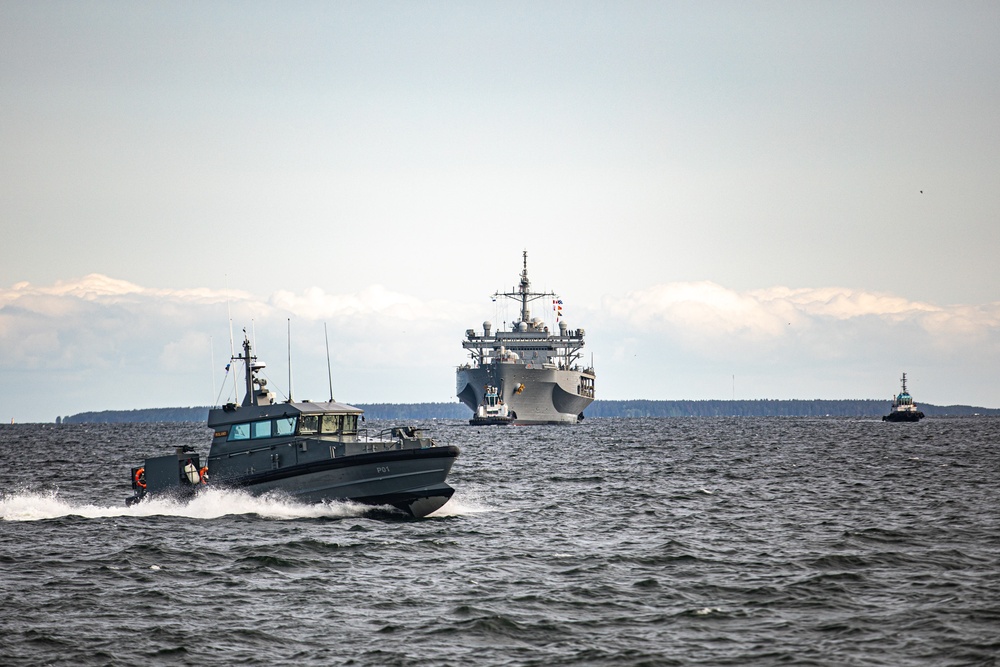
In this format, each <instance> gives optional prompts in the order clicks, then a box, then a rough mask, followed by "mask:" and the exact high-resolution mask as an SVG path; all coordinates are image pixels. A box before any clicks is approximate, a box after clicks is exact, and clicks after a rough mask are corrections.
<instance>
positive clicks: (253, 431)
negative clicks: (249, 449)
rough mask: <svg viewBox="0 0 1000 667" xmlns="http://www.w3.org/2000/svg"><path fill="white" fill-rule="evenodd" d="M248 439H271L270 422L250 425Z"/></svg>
mask: <svg viewBox="0 0 1000 667" xmlns="http://www.w3.org/2000/svg"><path fill="white" fill-rule="evenodd" d="M250 437H251V438H253V439H254V440H260V439H261V438H270V437H271V420H270V419H268V420H267V421H263V422H253V423H252V424H250Z"/></svg>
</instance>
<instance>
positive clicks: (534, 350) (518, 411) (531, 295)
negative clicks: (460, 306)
mask: <svg viewBox="0 0 1000 667" xmlns="http://www.w3.org/2000/svg"><path fill="white" fill-rule="evenodd" d="M523 259H524V266H523V268H522V270H521V282H520V285H519V286H518V288H517V289H511V291H509V292H497V293H495V294H494V295H493V300H494V301H495V300H496V299H497V298H499V297H504V298H507V299H512V300H514V301H517V302H519V304H520V306H521V308H520V311H521V312H520V319H518V320H517V321H516V322H514V323H512V324H511V327H510V330H509V331H496V332H494V331H493V324H492V323H490V322H488V321H487V322H483V333H482V334H479V333H477V332H476V331H475V330H474V329H469V330H467V331H466V332H465V338H466V339H465V340H464V341H462V347H463V348H465V349H466V350H468V351H469V356H470V357H471V359H472V362H471V363H466V364H464V365H462V366H459V367H458V369H457V372H456V393H457V395H458V399H459V400H460V401H461V402H462V403H464V404H465V405H467V406H468V407H469V408H470V409H471V410H472V411H473V412H474V413H478V411H479V407H480V406H482V405H483V404H484V402H488V397H487V394H488V393H489V391H490V390H491V389H495V390H496V392H497V394H498V396H497V398H498V401H499V402H501V403H502V404H503V405H504V406H506V408H507V411H508V416H509V417H510V419H511V422H512V423H514V424H575V423H577V422H578V421H580V420H582V419H583V410H584V408H586V407H587V406H588V405H590V404H591V403H592V402H593V401H594V379H595V374H594V369H593V366H591V367H586V368H585V367H582V366H581V365H580V364H579V363H578V362H579V359H580V350H581V349H582V348H583V345H584V342H583V338H584V330H583V329H570V328H569V327H568V326H567V324H566V322H565V320H562V319H559V332H558V333H555V332H552V331H550V330H549V327H548V326H547V325H546V324H545V322H543V321H542V320H541V319H540V318H538V317H535V318H532V316H531V310H530V308H529V305H528V304H529V303H531V302H533V301H538V300H540V299H546V300H548V299H551V301H552V305H553V308H554V309H555V310H556V312H557V313H559V312H560V309H561V304H562V301H561V299H559V297H558V296H556V294H555V293H553V292H533V291H532V289H531V282H530V281H529V280H528V252H527V251H525V252H524V255H523ZM473 419H475V417H473ZM473 423H475V422H473Z"/></svg>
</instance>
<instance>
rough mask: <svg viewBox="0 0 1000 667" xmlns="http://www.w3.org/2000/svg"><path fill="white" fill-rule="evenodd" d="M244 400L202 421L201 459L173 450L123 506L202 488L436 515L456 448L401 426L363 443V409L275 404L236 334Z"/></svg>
mask: <svg viewBox="0 0 1000 667" xmlns="http://www.w3.org/2000/svg"><path fill="white" fill-rule="evenodd" d="M232 361H234V362H241V363H242V364H243V367H244V369H245V384H246V395H245V396H244V398H243V402H242V403H241V404H240V405H236V404H235V403H228V404H226V405H225V406H223V407H221V408H214V409H212V410H209V413H208V426H209V427H211V428H212V429H213V436H212V444H211V447H210V449H209V452H208V459H207V462H206V463H205V465H202V463H201V460H200V457H199V455H198V453H197V452H195V451H194V450H193V449H191V448H178V449H177V451H176V452H175V453H174V454H170V455H167V456H157V457H152V458H147V459H146V460H145V461H144V462H143V464H142V465H141V466H139V467H137V468H133V469H132V489H133V492H134V493H133V495H132V496H131V497H129V498H127V499H126V501H125V502H126V504H127V505H132V504H133V503H136V502H139V501H141V500H143V499H144V498H148V497H152V496H155V495H159V494H170V495H175V496H178V495H179V496H182V497H183V496H189V495H193V494H195V493H197V491H198V489H201V488H205V487H208V486H212V487H227V488H239V489H244V490H247V491H249V492H251V493H253V494H263V493H268V492H280V493H285V494H288V495H289V496H291V497H293V498H295V499H297V500H300V501H303V502H311V503H315V502H324V501H331V500H351V501H355V502H360V503H365V504H369V505H391V506H393V507H397V508H399V509H401V510H403V511H404V512H406V513H408V514H410V515H412V516H414V517H424V516H427V515H428V514H430V513H431V512H434V511H436V510H438V509H440V508H441V507H442V506H443V505H444V504H445V503H446V502H448V500H449V499H450V498H451V496H452V494H453V493H454V489H452V488H451V487H450V486H448V485H447V484H446V483H445V478H446V477H447V475H448V472H449V471H450V470H451V466H452V464H453V463H454V462H455V459H456V458H457V457H458V453H459V450H458V447H455V446H452V445H438V444H437V443H436V442H435V441H434V440H432V439H431V438H427V437H424V436H423V435H422V434H421V433H420V431H419V430H417V429H415V428H413V427H410V426H403V427H394V428H390V429H386V430H383V431H381V432H379V433H376V434H374V435H370V434H369V433H368V431H367V429H365V428H359V420H361V415H362V414H363V412H364V411H363V410H361V409H360V408H356V407H353V406H350V405H346V404H343V403H338V402H335V401H333V400H332V398H331V400H330V401H326V402H310V401H303V402H292V401H291V400H289V401H288V402H284V403H275V401H274V393H273V392H270V391H268V390H267V389H266V384H267V382H266V380H265V379H263V378H260V377H259V376H258V371H260V370H261V369H262V368H264V364H263V363H262V362H258V360H257V357H255V356H253V355H252V352H251V347H250V340H249V339H248V338H246V336H244V341H243V354H241V355H238V356H234V357H233V358H232Z"/></svg>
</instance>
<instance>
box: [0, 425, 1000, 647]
mask: <svg viewBox="0 0 1000 667" xmlns="http://www.w3.org/2000/svg"><path fill="white" fill-rule="evenodd" d="M424 426H426V427H428V428H429V429H430V430H431V432H432V434H433V435H434V436H435V437H436V438H437V439H438V440H440V441H443V442H447V443H451V444H457V445H459V446H460V447H461V448H462V456H461V457H460V458H459V460H458V462H457V463H456V465H455V467H454V469H453V472H452V476H451V478H450V482H451V483H452V485H453V486H455V488H456V489H457V492H456V494H455V497H454V498H453V500H452V501H451V502H450V503H449V504H448V505H446V506H445V507H444V508H443V509H442V511H441V512H439V514H438V515H437V516H432V517H430V518H427V519H423V520H412V519H408V518H405V517H403V516H401V515H399V514H396V513H394V512H391V511H387V510H378V509H372V508H365V507H359V506H353V505H348V504H333V505H324V506H304V505H296V504H294V503H289V502H286V501H285V500H283V499H281V498H265V499H254V498H250V497H247V496H243V495H240V494H237V493H227V492H220V491H212V492H209V493H206V494H205V495H204V496H202V497H200V498H198V499H196V500H194V501H192V502H191V503H189V504H185V505H178V504H170V503H166V502H160V503H157V502H153V503H149V504H146V503H143V504H140V505H139V506H136V507H133V508H128V509H126V508H125V507H124V498H125V496H126V495H128V494H129V492H130V489H129V483H128V472H129V467H130V466H131V465H134V464H136V463H138V461H139V460H140V459H141V458H142V457H143V456H144V455H147V454H149V455H151V454H158V453H167V452H169V451H171V450H172V448H173V447H174V446H176V445H177V444H181V443H191V444H196V445H199V446H200V447H201V448H202V451H204V450H205V449H207V441H208V432H207V431H206V429H204V428H203V427H201V426H198V425H191V424H186V425H143V424H133V425H75V426H54V425H47V426H38V425H10V426H8V425H5V426H0V453H2V455H3V460H4V462H5V464H4V466H3V467H2V469H0V665H5V666H9V665H43V664H45V665H48V664H51V665H74V666H80V665H131V664H178V665H234V664H251V665H545V666H550V665H780V664H791V665H893V666H896V665H995V664H997V662H998V660H1000V658H998V656H1000V475H998V473H1000V419H996V418H967V419H925V420H924V421H922V422H920V423H919V424H885V423H882V422H881V421H875V420H847V419H789V418H774V419H753V418H741V419H626V420H611V419H602V420H588V421H587V422H585V423H584V424H583V425H581V426H579V427H570V428H559V427H492V428H482V429H475V428H472V427H469V426H467V425H464V424H462V423H460V422H444V423H442V422H428V423H425V424H424Z"/></svg>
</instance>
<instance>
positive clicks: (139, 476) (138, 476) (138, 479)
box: [135, 468, 146, 489]
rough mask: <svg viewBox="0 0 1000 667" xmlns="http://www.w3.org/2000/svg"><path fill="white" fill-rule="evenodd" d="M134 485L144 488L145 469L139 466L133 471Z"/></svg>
mask: <svg viewBox="0 0 1000 667" xmlns="http://www.w3.org/2000/svg"><path fill="white" fill-rule="evenodd" d="M135 485H136V486H138V487H139V488H140V489H145V488H146V469H145V468H139V469H138V470H136V471H135Z"/></svg>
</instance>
